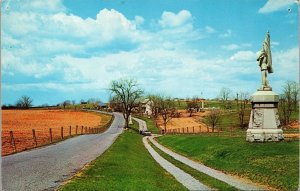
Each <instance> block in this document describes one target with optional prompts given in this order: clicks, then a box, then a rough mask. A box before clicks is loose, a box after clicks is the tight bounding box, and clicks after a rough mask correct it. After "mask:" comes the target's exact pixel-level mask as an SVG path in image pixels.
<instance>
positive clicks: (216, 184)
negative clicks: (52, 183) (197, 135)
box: [149, 141, 238, 191]
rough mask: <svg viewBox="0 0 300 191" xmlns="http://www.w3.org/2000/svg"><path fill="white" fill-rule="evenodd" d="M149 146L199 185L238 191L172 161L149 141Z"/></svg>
mask: <svg viewBox="0 0 300 191" xmlns="http://www.w3.org/2000/svg"><path fill="white" fill-rule="evenodd" d="M149 144H150V145H151V147H152V148H153V149H154V150H155V151H156V152H157V153H158V154H159V155H161V156H162V157H163V158H165V159H166V160H168V161H169V162H171V163H172V164H174V165H175V166H177V167H178V168H180V169H182V170H183V171H185V172H186V173H188V174H190V175H192V176H193V177H194V178H196V179H197V180H199V181H200V182H201V183H203V184H205V185H207V186H209V187H211V188H216V189H218V190H223V191H226V190H228V191H234V190H238V189H236V188H235V187H232V186H230V185H228V184H226V183H224V182H222V181H220V180H217V179H215V178H213V177H211V176H209V175H206V174H204V173H202V172H199V171H197V170H195V169H193V168H191V167H189V166H187V165H186V164H184V163H182V162H180V161H178V160H176V159H174V158H173V157H171V156H170V155H168V154H166V153H164V152H163V151H161V150H160V149H158V148H157V147H156V146H155V145H154V144H153V143H151V142H150V141H149Z"/></svg>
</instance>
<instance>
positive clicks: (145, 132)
mask: <svg viewBox="0 0 300 191" xmlns="http://www.w3.org/2000/svg"><path fill="white" fill-rule="evenodd" d="M142 135H145V136H151V132H150V131H147V130H146V131H142Z"/></svg>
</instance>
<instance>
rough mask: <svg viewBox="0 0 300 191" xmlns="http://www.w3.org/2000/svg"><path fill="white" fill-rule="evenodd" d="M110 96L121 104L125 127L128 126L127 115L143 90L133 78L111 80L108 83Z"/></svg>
mask: <svg viewBox="0 0 300 191" xmlns="http://www.w3.org/2000/svg"><path fill="white" fill-rule="evenodd" d="M110 91H111V93H112V95H113V96H112V97H114V99H115V100H116V101H117V102H119V103H120V104H121V107H122V113H123V116H124V118H125V128H128V127H129V126H128V123H129V116H130V114H131V113H132V109H133V107H134V106H135V104H136V103H135V102H136V101H137V100H138V99H139V98H140V97H141V96H142V94H143V93H144V91H143V90H142V89H141V88H139V87H138V84H137V82H136V81H135V80H133V79H120V80H118V81H116V80H113V81H112V82H111V84H110Z"/></svg>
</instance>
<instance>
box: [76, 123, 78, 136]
mask: <svg viewBox="0 0 300 191" xmlns="http://www.w3.org/2000/svg"><path fill="white" fill-rule="evenodd" d="M77 130H78V125H76V135H77Z"/></svg>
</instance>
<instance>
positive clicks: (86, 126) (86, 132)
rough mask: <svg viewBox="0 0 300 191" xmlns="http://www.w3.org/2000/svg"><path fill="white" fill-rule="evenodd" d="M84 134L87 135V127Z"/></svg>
mask: <svg viewBox="0 0 300 191" xmlns="http://www.w3.org/2000/svg"><path fill="white" fill-rule="evenodd" d="M85 134H87V126H85Z"/></svg>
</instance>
